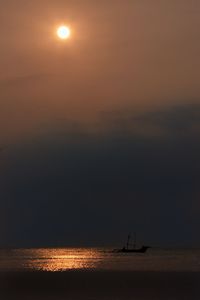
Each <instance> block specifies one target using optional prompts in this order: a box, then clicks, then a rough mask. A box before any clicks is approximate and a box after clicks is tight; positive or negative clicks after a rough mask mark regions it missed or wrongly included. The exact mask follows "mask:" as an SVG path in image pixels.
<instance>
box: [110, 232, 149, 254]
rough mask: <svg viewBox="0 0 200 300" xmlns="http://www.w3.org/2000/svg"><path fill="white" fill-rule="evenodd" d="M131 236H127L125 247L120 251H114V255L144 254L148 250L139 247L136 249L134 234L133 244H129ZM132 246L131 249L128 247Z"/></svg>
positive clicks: (147, 247)
mask: <svg viewBox="0 0 200 300" xmlns="http://www.w3.org/2000/svg"><path fill="white" fill-rule="evenodd" d="M130 239H131V235H130V234H129V235H128V238H127V242H126V246H124V247H123V248H122V249H114V252H115V253H145V252H146V251H147V250H148V249H149V248H151V247H149V246H141V247H140V248H137V247H136V234H134V243H133V245H131V244H130ZM130 246H132V248H131V247H130Z"/></svg>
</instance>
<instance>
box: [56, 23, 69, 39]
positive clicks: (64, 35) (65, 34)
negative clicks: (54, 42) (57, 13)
mask: <svg viewBox="0 0 200 300" xmlns="http://www.w3.org/2000/svg"><path fill="white" fill-rule="evenodd" d="M70 35H71V30H70V28H69V27H67V26H64V25H63V26H60V27H58V29H57V36H58V37H59V38H60V39H61V40H66V39H68V38H69V37H70Z"/></svg>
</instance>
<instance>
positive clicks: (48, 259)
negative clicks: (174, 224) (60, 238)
mask: <svg viewBox="0 0 200 300" xmlns="http://www.w3.org/2000/svg"><path fill="white" fill-rule="evenodd" d="M112 250H113V249H111V248H46V249H44V248H41V249H10V250H9V249H8V250H1V249H0V270H1V271H2V270H4V271H5V270H19V271H20V270H28V271H48V272H58V271H68V270H124V271H127V270H131V271H198V272H199V270H200V250H199V249H196V250H193V249H189V250H187V249H186V250H184V249H171V250H170V249H160V248H158V249H156V248H155V249H150V250H149V251H148V252H147V253H146V254H145V255H144V254H130V255H129V254H125V255H124V254H123V253H115V252H113V251H112Z"/></svg>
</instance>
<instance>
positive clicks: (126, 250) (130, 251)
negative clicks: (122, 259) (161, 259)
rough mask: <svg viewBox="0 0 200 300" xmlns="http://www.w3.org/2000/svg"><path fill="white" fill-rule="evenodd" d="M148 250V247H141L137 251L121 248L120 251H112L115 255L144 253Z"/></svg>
mask: <svg viewBox="0 0 200 300" xmlns="http://www.w3.org/2000/svg"><path fill="white" fill-rule="evenodd" d="M149 248H150V247H148V246H142V247H141V248H138V249H127V248H122V249H117V250H114V252H117V253H145V252H146V251H147V250H148V249H149Z"/></svg>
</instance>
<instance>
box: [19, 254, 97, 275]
mask: <svg viewBox="0 0 200 300" xmlns="http://www.w3.org/2000/svg"><path fill="white" fill-rule="evenodd" d="M24 252H25V253H24V256H25V257H26V260H25V264H24V267H25V268H28V269H29V268H34V269H35V270H42V271H51V272H56V271H65V270H76V269H93V268H96V266H97V264H98V261H99V260H101V257H100V253H99V251H97V250H95V249H80V250H79V249H34V250H33V249H32V250H31V249H30V250H24Z"/></svg>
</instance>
